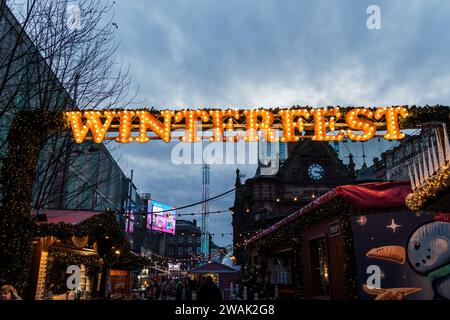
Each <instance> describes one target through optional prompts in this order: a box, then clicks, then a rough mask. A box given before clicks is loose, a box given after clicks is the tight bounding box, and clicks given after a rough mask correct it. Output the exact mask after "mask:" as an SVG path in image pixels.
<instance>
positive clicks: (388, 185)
mask: <svg viewBox="0 0 450 320" xmlns="http://www.w3.org/2000/svg"><path fill="white" fill-rule="evenodd" d="M411 192H412V189H411V184H410V182H409V181H396V182H372V183H364V184H359V185H345V186H339V187H337V188H334V189H333V190H331V191H329V192H327V193H326V194H324V195H322V196H321V197H319V198H317V199H316V200H315V201H312V202H311V203H309V204H308V205H306V206H304V207H303V208H301V209H299V210H297V211H295V212H294V213H292V214H291V215H289V216H288V217H286V218H284V219H283V220H281V221H279V222H277V223H276V224H274V225H273V226H270V227H269V228H267V229H265V230H263V231H261V232H259V233H258V234H256V235H255V236H253V237H252V238H250V239H249V240H247V241H246V244H249V243H252V242H254V241H256V240H258V239H261V238H263V237H265V236H266V235H268V234H269V233H272V232H273V231H275V230H277V229H279V228H280V227H282V226H284V225H286V224H288V223H289V222H292V221H294V220H296V219H297V218H298V217H299V216H301V215H304V214H306V213H308V212H310V211H312V210H314V209H317V208H318V207H320V206H322V205H323V204H325V203H327V202H329V201H331V200H333V199H334V198H336V197H343V198H345V199H346V201H347V203H348V204H349V206H350V207H351V208H355V209H384V208H393V207H402V206H405V200H406V197H407V195H408V194H410V193H411Z"/></svg>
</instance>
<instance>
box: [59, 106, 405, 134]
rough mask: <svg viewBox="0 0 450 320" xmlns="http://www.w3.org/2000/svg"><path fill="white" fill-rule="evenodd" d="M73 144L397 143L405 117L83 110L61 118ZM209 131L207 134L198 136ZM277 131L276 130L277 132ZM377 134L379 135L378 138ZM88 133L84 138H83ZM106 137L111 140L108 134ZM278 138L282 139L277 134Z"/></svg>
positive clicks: (327, 111) (398, 113)
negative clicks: (381, 140)
mask: <svg viewBox="0 0 450 320" xmlns="http://www.w3.org/2000/svg"><path fill="white" fill-rule="evenodd" d="M64 114H65V116H66V119H67V122H68V124H70V126H71V128H72V131H73V134H74V138H75V141H76V143H82V142H83V141H84V140H85V139H92V140H94V141H95V142H96V143H101V142H102V141H103V140H105V139H106V140H115V141H116V142H119V143H130V142H133V141H136V142H139V143H146V142H149V141H150V140H157V139H160V140H163V141H165V142H170V141H171V139H173V138H174V137H173V136H172V131H174V130H178V129H182V130H184V136H183V137H181V140H182V141H184V142H199V141H201V140H202V139H208V140H209V141H216V142H218V141H222V142H223V141H230V142H233V141H240V140H244V141H248V142H252V141H259V136H258V132H263V133H264V135H265V137H266V139H267V141H269V142H278V141H281V142H296V141H299V140H300V139H311V140H314V141H342V140H343V139H344V138H348V139H350V140H355V141H366V140H369V139H371V138H373V137H383V138H384V139H388V140H400V139H403V138H404V137H405V134H404V133H402V132H401V131H400V119H401V118H403V119H404V118H407V117H408V109H407V108H406V107H380V108H339V107H336V108H309V107H307V108H301V107H295V108H291V109H275V110H266V109H244V110H238V109H233V110H178V111H173V110H163V111H158V110H87V111H83V112H81V111H68V112H65V113H64ZM198 128H200V130H201V131H202V132H203V131H208V130H210V135H203V134H200V133H199V132H198ZM277 130H280V132H278V131H277ZM377 131H384V132H383V133H379V134H377ZM89 132H90V133H91V135H90V136H88V133H89ZM108 133H110V135H108ZM280 133H281V135H280Z"/></svg>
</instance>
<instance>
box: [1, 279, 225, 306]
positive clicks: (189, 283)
mask: <svg viewBox="0 0 450 320" xmlns="http://www.w3.org/2000/svg"><path fill="white" fill-rule="evenodd" d="M109 298H110V299H111V297H109ZM132 299H146V300H198V301H204V302H218V301H221V300H222V294H221V292H220V289H219V288H218V287H217V285H216V284H215V283H214V281H213V278H212V277H211V276H208V277H203V278H201V279H200V280H192V279H191V278H189V277H185V278H163V279H161V280H160V281H152V282H150V284H149V286H148V287H147V288H146V290H145V292H143V295H141V294H139V293H138V292H137V291H135V292H134V294H133V296H132ZM0 300H21V298H20V296H19V294H18V293H17V290H16V289H15V288H14V287H13V286H11V285H4V286H2V287H1V288H0Z"/></svg>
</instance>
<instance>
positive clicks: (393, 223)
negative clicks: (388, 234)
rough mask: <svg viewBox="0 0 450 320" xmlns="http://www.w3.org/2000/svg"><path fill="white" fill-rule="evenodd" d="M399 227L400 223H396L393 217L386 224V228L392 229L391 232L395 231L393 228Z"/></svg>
mask: <svg viewBox="0 0 450 320" xmlns="http://www.w3.org/2000/svg"><path fill="white" fill-rule="evenodd" d="M400 227H401V225H399V224H396V223H395V220H394V219H392V221H391V224H390V225H388V226H386V228H390V229H392V233H395V230H397V228H400Z"/></svg>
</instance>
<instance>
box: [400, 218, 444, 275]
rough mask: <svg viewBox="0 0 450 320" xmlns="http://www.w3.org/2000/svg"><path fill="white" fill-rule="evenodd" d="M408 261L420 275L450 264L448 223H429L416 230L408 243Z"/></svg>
mask: <svg viewBox="0 0 450 320" xmlns="http://www.w3.org/2000/svg"><path fill="white" fill-rule="evenodd" d="M408 260H409V262H410V264H411V266H412V267H413V269H414V270H416V271H417V272H419V273H421V274H427V273H429V272H430V271H432V270H434V269H436V268H439V267H442V266H444V265H446V264H448V263H450V223H446V222H431V223H428V224H426V225H423V226H421V227H420V228H419V229H417V230H416V231H415V232H414V233H413V234H412V235H411V237H410V239H409V242H408Z"/></svg>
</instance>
